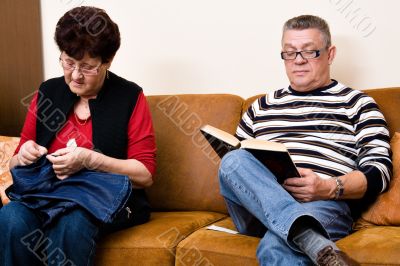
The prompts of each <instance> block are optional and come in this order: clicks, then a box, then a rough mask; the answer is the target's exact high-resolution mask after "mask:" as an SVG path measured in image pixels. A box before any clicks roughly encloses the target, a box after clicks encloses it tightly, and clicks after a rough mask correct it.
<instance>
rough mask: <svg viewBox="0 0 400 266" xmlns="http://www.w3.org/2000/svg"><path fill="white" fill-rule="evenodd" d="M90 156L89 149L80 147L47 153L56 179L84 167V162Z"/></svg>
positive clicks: (67, 175) (63, 177)
mask: <svg viewBox="0 0 400 266" xmlns="http://www.w3.org/2000/svg"><path fill="white" fill-rule="evenodd" d="M88 156H90V150H88V149H85V148H82V147H68V148H64V149H59V150H57V151H56V152H54V153H52V154H49V155H47V157H46V158H47V159H48V160H49V161H50V162H51V163H52V164H53V170H54V173H55V174H56V176H57V178H58V179H65V178H67V177H69V176H70V175H72V174H74V173H76V172H78V171H79V170H81V169H82V168H84V167H85V166H84V162H85V160H87V158H88Z"/></svg>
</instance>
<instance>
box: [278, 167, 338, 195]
mask: <svg viewBox="0 0 400 266" xmlns="http://www.w3.org/2000/svg"><path fill="white" fill-rule="evenodd" d="M297 170H299V173H300V175H301V177H299V178H288V179H286V180H285V182H284V183H283V187H284V188H285V189H286V190H287V191H288V192H289V193H290V194H291V195H292V196H293V198H295V199H296V200H297V201H300V202H309V201H315V200H326V199H332V197H333V196H334V194H335V189H336V183H335V181H334V180H333V179H331V178H330V179H322V178H321V177H319V176H318V175H317V174H316V173H314V172H313V171H312V170H310V169H305V168H297Z"/></svg>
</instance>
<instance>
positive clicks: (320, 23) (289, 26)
mask: <svg viewBox="0 0 400 266" xmlns="http://www.w3.org/2000/svg"><path fill="white" fill-rule="evenodd" d="M305 29H317V30H319V31H320V32H321V33H322V38H323V41H324V43H325V47H326V48H328V47H330V46H331V32H330V31H329V26H328V23H326V21H325V20H324V19H322V18H320V17H317V16H313V15H301V16H298V17H294V18H291V19H289V20H288V21H286V22H285V24H284V25H283V33H285V31H287V30H305Z"/></svg>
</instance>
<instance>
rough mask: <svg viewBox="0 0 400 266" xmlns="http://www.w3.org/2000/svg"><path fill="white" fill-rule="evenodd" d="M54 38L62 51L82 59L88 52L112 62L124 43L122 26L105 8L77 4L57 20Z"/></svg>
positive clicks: (104, 60) (90, 54)
mask: <svg viewBox="0 0 400 266" xmlns="http://www.w3.org/2000/svg"><path fill="white" fill-rule="evenodd" d="M54 39H55V41H56V43H57V45H58V48H59V49H60V51H65V52H66V53H67V55H69V56H71V57H73V58H75V59H76V60H80V59H82V58H83V57H84V55H85V53H88V54H89V56H90V57H101V60H102V63H108V62H109V61H110V60H112V58H113V57H114V55H115V53H116V52H117V50H118V49H119V46H120V44H121V37H120V34H119V29H118V25H117V24H115V23H114V22H113V21H112V20H111V18H110V17H109V16H108V15H107V13H106V12H105V11H104V10H103V9H99V8H96V7H88V6H81V7H75V8H73V9H71V10H70V11H68V12H67V13H65V14H64V15H63V16H62V17H61V18H60V20H59V21H58V23H57V27H56V32H55V35H54Z"/></svg>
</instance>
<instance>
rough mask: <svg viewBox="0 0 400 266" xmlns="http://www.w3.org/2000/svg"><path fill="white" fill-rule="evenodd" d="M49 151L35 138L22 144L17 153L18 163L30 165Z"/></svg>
mask: <svg viewBox="0 0 400 266" xmlns="http://www.w3.org/2000/svg"><path fill="white" fill-rule="evenodd" d="M46 153H47V149H46V148H45V147H43V146H40V145H39V144H37V143H36V142H34V141H33V140H28V141H27V142H25V143H24V144H22V146H21V148H20V149H19V152H18V154H17V160H18V165H29V164H32V163H34V162H35V161H36V160H37V159H39V158H40V157H41V156H43V155H44V154H46Z"/></svg>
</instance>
